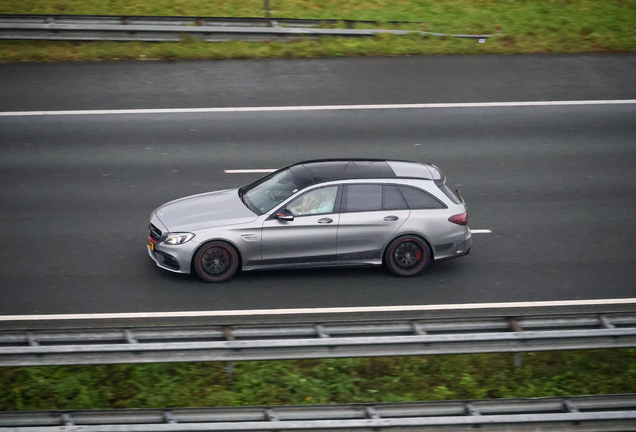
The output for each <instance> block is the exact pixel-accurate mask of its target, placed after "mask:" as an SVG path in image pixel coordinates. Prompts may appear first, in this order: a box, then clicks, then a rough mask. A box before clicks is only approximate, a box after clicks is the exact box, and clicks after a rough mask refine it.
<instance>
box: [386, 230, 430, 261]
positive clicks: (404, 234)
mask: <svg viewBox="0 0 636 432" xmlns="http://www.w3.org/2000/svg"><path fill="white" fill-rule="evenodd" d="M404 236H413V237H417V238H420V239H422V240H423V241H424V242H425V243H426V244H427V245H428V248H429V249H430V250H431V262H432V261H434V260H435V250H434V249H433V246H432V244H431V242H430V241H429V239H427V238H426V236H423V235H422V234H419V233H414V232H404V233H400V234H398V235H395V236H393V237H391V238H390V239H389V241H388V242H386V244H385V245H384V247H383V248H382V265H385V264H386V262H385V260H386V249H387V248H388V247H389V245H390V244H391V243H392V242H393V240H395V239H397V238H400V237H404Z"/></svg>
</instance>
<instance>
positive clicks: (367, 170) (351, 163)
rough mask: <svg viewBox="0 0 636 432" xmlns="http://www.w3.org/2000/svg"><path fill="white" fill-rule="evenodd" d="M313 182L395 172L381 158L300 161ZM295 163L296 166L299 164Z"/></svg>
mask: <svg viewBox="0 0 636 432" xmlns="http://www.w3.org/2000/svg"><path fill="white" fill-rule="evenodd" d="M299 165H302V166H303V167H304V168H305V169H306V170H307V172H308V173H309V175H310V176H311V178H312V180H313V183H322V182H326V181H333V180H346V179H359V178H387V177H396V175H395V172H394V171H393V170H392V169H391V167H390V166H389V164H388V163H386V161H383V160H373V159H331V160H313V161H306V162H300V164H299ZM299 165H296V166H299Z"/></svg>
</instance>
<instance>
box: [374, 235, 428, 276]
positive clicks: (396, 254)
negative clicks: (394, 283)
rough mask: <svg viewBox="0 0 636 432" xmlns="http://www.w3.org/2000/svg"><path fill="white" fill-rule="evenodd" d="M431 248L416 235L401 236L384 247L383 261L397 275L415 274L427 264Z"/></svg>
mask: <svg viewBox="0 0 636 432" xmlns="http://www.w3.org/2000/svg"><path fill="white" fill-rule="evenodd" d="M430 260H431V249H430V247H429V246H428V244H427V243H426V242H425V241H424V240H422V239H421V238H419V237H416V236H402V237H398V238H396V239H395V240H393V241H392V242H391V243H390V244H389V246H388V247H387V248H386V252H385V255H384V261H385V263H386V266H387V267H388V269H389V270H390V271H391V273H393V274H394V275H397V276H402V277H407V276H415V275H417V274H419V273H421V272H422V271H424V269H425V268H426V267H427V266H428V263H429V262H430Z"/></svg>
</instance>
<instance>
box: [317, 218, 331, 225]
mask: <svg viewBox="0 0 636 432" xmlns="http://www.w3.org/2000/svg"><path fill="white" fill-rule="evenodd" d="M331 222H333V219H330V218H322V219H318V223H319V224H326V223H331Z"/></svg>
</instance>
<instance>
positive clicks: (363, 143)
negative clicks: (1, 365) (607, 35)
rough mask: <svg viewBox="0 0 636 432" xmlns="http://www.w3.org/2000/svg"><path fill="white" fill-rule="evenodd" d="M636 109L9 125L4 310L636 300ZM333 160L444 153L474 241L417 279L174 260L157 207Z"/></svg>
mask: <svg viewBox="0 0 636 432" xmlns="http://www.w3.org/2000/svg"><path fill="white" fill-rule="evenodd" d="M635 118H636V108H635V107H634V106H585V107H516V108H479V109H468V108H462V109H437V110H393V111H391V112H386V111H383V112H380V111H373V112H371V111H348V112H337V113H333V112H303V113H293V112H291V113H290V112H285V113H213V114H170V115H128V116H123V117H118V118H113V117H108V116H71V117H63V118H29V119H25V118H2V119H0V142H2V147H1V149H0V201H1V202H2V206H3V211H2V213H1V214H0V232H2V233H3V238H4V242H3V243H2V246H0V251H1V254H2V257H1V258H2V259H1V260H0V274H2V275H3V283H2V284H1V286H0V298H1V299H2V301H1V302H0V313H1V314H5V315H6V314H26V313H99V312H139V311H179V310H227V309H260V308H296V307H335V306H381V305H408V304H445V303H475V302H499V301H541V300H570V299H595V298H621V297H633V280H634V278H635V277H636V269H635V268H634V266H633V265H632V263H633V258H632V256H633V253H632V247H631V246H632V245H633V244H634V240H636V224H635V221H634V218H633V216H632V215H633V214H634V211H635V210H636V204H635V203H636V200H635V198H636V169H635V168H636V162H635V161H636V157H634V156H635V154H634V153H635V152H636V149H634V146H633V142H634V136H636V122H634V119H635ZM317 157H375V158H397V159H412V160H422V161H432V162H434V163H437V164H439V165H440V166H441V167H442V168H443V169H444V170H445V171H446V172H447V174H448V176H449V178H450V181H451V183H453V184H458V185H459V186H460V188H461V190H462V193H463V195H464V196H465V198H466V200H467V202H468V204H469V215H470V226H472V227H475V228H488V229H491V230H492V231H493V233H492V234H488V235H480V236H476V237H475V247H474V250H473V251H472V253H471V254H470V255H468V256H467V257H465V258H462V259H458V260H454V261H449V262H446V263H439V264H437V265H435V266H434V267H433V268H431V269H430V271H429V272H428V273H427V274H426V275H424V276H422V277H419V278H414V279H398V278H395V277H393V276H391V275H390V274H388V273H387V272H385V271H384V270H382V269H376V268H373V269H337V270H286V271H268V272H251V273H244V274H242V275H239V276H238V277H237V278H236V279H235V280H233V281H231V282H230V283H227V284H224V285H207V284H204V283H202V282H199V281H198V280H197V279H196V278H194V277H190V276H184V275H175V274H171V273H169V272H166V271H163V270H160V269H158V268H156V267H155V265H154V263H153V262H152V261H151V260H150V259H149V258H148V256H147V253H146V250H145V237H146V226H147V223H148V216H149V214H150V211H151V210H152V209H154V208H155V207H157V206H158V205H160V204H162V203H163V202H166V201H168V200H171V199H174V198H177V197H181V196H184V195H188V194H194V193H200V192H205V191H208V190H215V189H222V188H230V187H238V186H240V185H243V184H245V183H247V182H249V181H252V180H253V179H255V178H258V177H259V176H260V175H261V174H254V173H246V174H226V173H225V172H224V171H225V170H226V169H237V168H244V169H259V168H261V169H262V168H271V167H278V166H282V165H286V164H289V163H293V162H295V161H298V160H303V159H311V158H317Z"/></svg>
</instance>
